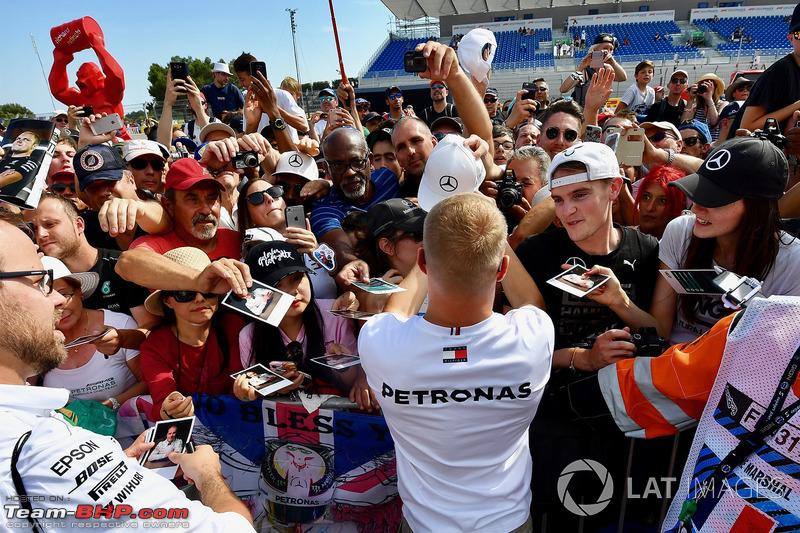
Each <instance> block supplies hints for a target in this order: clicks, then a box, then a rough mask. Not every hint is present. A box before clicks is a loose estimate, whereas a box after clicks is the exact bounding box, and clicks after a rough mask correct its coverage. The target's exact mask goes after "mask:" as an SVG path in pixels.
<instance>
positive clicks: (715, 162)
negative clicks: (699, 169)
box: [706, 148, 731, 170]
mask: <svg viewBox="0 0 800 533" xmlns="http://www.w3.org/2000/svg"><path fill="white" fill-rule="evenodd" d="M730 161H731V153H730V152H729V151H728V150H726V149H724V148H723V149H722V150H720V151H718V152H717V153H716V154H714V155H713V156H712V157H711V158H709V159H707V160H706V168H707V169H708V170H722V169H723V168H725V167H726V166H727V165H728V163H730Z"/></svg>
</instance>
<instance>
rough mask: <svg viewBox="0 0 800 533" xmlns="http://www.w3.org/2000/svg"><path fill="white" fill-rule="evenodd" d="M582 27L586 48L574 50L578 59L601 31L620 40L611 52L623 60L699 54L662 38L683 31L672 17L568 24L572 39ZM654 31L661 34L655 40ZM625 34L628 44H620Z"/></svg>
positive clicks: (689, 56)
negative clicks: (623, 21) (651, 19)
mask: <svg viewBox="0 0 800 533" xmlns="http://www.w3.org/2000/svg"><path fill="white" fill-rule="evenodd" d="M583 30H586V48H584V49H583V50H578V51H577V52H576V53H575V57H578V58H581V57H583V56H585V55H586V52H587V50H588V48H589V46H590V45H591V44H592V43H593V42H594V39H595V37H597V35H598V34H600V33H611V34H613V35H614V36H615V37H616V38H617V39H618V40H619V43H620V46H619V48H617V50H616V51H615V52H614V55H615V56H617V57H618V58H620V60H622V61H625V60H626V59H629V60H634V59H635V58H636V57H642V58H647V59H653V60H661V59H671V58H673V57H675V55H676V54H677V55H678V57H680V58H682V59H688V58H695V57H699V55H700V52H699V51H698V50H697V49H696V48H694V47H692V46H688V45H686V44H685V43H678V42H675V41H673V40H671V39H670V38H665V37H666V36H667V35H670V36H671V35H675V34H681V33H682V32H681V30H680V28H679V27H678V25H677V24H675V22H674V21H672V20H668V21H667V20H664V21H655V22H629V23H625V24H602V25H591V26H572V27H570V32H571V33H572V38H573V39H574V38H575V36H576V35H577V36H580V34H581V32H582V31H583ZM656 34H658V35H660V36H661V39H660V40H658V41H656V40H655V36H656ZM626 37H627V38H628V41H630V44H629V45H627V46H623V45H622V43H623V41H624V40H625V38H626Z"/></svg>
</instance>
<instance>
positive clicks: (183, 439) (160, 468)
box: [139, 416, 194, 479]
mask: <svg viewBox="0 0 800 533" xmlns="http://www.w3.org/2000/svg"><path fill="white" fill-rule="evenodd" d="M193 429H194V417H193V416H189V417H186V418H176V419H174V420H161V421H159V422H156V425H155V427H152V428H150V429H149V430H148V432H147V437H145V442H155V443H156V445H155V446H153V447H152V448H150V450H148V451H146V452H145V453H143V454H142V456H141V457H140V458H139V463H140V464H141V465H143V466H144V467H145V468H150V469H153V470H154V471H155V472H157V473H158V474H160V475H162V476H164V477H165V478H167V479H172V478H174V477H175V473H176V472H177V471H178V465H176V464H175V463H173V462H172V461H171V460H170V458H169V454H171V453H172V452H177V453H184V452H185V451H186V448H187V444H188V443H189V439H190V438H191V437H192V430H193Z"/></svg>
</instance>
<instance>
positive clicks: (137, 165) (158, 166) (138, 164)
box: [130, 158, 164, 172]
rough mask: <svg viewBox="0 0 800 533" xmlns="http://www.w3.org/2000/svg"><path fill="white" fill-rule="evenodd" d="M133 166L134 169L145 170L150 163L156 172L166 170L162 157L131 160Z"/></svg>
mask: <svg viewBox="0 0 800 533" xmlns="http://www.w3.org/2000/svg"><path fill="white" fill-rule="evenodd" d="M130 165H131V168H132V169H134V170H144V169H146V168H147V165H150V168H152V169H153V170H155V171H156V172H161V171H162V170H164V162H163V161H161V160H160V159H140V158H137V159H134V160H133V161H131V162H130Z"/></svg>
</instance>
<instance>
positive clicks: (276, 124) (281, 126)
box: [272, 118, 286, 131]
mask: <svg viewBox="0 0 800 533" xmlns="http://www.w3.org/2000/svg"><path fill="white" fill-rule="evenodd" d="M272 128H273V129H276V130H278V131H283V130H285V129H286V122H284V120H283V119H282V118H276V119H275V120H273V121H272Z"/></svg>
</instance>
